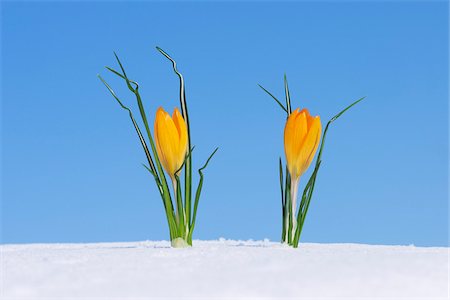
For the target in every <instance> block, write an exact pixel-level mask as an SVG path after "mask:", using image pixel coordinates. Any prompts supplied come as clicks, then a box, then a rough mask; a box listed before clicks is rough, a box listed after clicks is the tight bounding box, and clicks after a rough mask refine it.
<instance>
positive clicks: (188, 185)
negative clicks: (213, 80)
mask: <svg viewBox="0 0 450 300" xmlns="http://www.w3.org/2000/svg"><path fill="white" fill-rule="evenodd" d="M156 50H158V51H159V52H160V53H161V54H162V55H164V56H165V57H166V58H167V59H168V60H170V62H171V63H172V68H173V71H174V72H175V74H176V75H177V76H178V78H179V81H180V105H181V113H182V115H183V118H184V120H185V121H186V127H187V132H188V145H187V146H188V149H190V148H191V127H190V123H189V114H188V109H187V102H186V91H185V87H184V86H185V84H184V78H183V75H182V74H181V73H180V72H179V71H178V69H177V63H176V61H175V60H174V59H173V58H172V57H171V56H170V55H169V54H167V52H165V51H164V50H163V49H161V48H160V47H156ZM185 165H186V168H185V169H184V177H185V181H184V198H185V205H186V207H185V209H186V212H187V216H186V218H187V220H188V221H190V219H191V198H192V158H191V157H190V156H189V158H188V160H187V161H186V164H185Z"/></svg>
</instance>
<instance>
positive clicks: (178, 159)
mask: <svg viewBox="0 0 450 300" xmlns="http://www.w3.org/2000/svg"><path fill="white" fill-rule="evenodd" d="M155 141H156V150H157V152H158V157H159V159H160V161H161V164H162V165H163V167H164V169H165V170H166V172H167V173H168V174H169V176H170V177H171V178H172V180H174V177H175V175H176V174H175V172H176V171H177V170H178V169H179V168H180V167H181V165H182V164H183V161H184V159H185V156H186V152H187V143H188V133H187V126H186V122H185V121H184V119H183V117H182V116H181V114H180V112H179V110H178V108H175V109H174V111H173V114H172V117H171V116H170V115H169V114H168V113H167V112H166V111H164V109H163V108H162V107H160V108H158V110H157V112H156V118H155Z"/></svg>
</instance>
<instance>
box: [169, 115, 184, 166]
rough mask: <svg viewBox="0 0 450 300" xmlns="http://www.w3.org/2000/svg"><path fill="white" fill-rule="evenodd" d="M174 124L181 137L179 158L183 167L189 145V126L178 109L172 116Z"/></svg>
mask: <svg viewBox="0 0 450 300" xmlns="http://www.w3.org/2000/svg"><path fill="white" fill-rule="evenodd" d="M172 119H173V123H174V124H175V127H176V128H177V131H178V137H179V152H178V154H179V157H178V164H179V165H180V166H181V164H183V161H184V157H185V155H186V152H187V144H188V134H187V126H186V122H185V121H184V119H183V117H182V116H181V114H180V111H179V110H178V108H175V109H174V111H173V114H172Z"/></svg>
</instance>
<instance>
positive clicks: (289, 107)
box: [284, 74, 292, 117]
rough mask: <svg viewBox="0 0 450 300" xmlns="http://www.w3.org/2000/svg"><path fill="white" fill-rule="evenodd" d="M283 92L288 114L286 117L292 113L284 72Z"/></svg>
mask: <svg viewBox="0 0 450 300" xmlns="http://www.w3.org/2000/svg"><path fill="white" fill-rule="evenodd" d="M284 93H285V95H286V108H287V109H286V112H287V114H288V117H289V115H290V114H292V108H291V95H290V94H289V86H288V82H287V78H286V74H284Z"/></svg>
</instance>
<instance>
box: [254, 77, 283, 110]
mask: <svg viewBox="0 0 450 300" xmlns="http://www.w3.org/2000/svg"><path fill="white" fill-rule="evenodd" d="M258 86H259V87H260V88H262V90H263V91H264V92H266V93H267V94H269V96H270V97H272V98H273V100H275V101H276V102H277V103H278V105H279V106H280V107H281V108H282V109H283V110H284V111H285V112H286V113H287V114H289V113H288V110H287V109H286V107H284V105H283V104H282V103H281V101H280V100H278V99H277V98H276V97H275V96H274V95H272V93H271V92H269V91H268V90H266V89H265V88H264V87H263V86H262V85H260V84H258Z"/></svg>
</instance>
